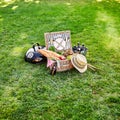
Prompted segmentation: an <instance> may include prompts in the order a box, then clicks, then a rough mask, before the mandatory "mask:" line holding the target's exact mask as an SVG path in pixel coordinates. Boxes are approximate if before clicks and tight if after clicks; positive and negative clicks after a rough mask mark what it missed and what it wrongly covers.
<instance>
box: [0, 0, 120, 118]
mask: <svg viewBox="0 0 120 120" xmlns="http://www.w3.org/2000/svg"><path fill="white" fill-rule="evenodd" d="M26 1H27V2H25V1H24V0H8V1H7V0H6V1H5V0H1V1H0V52H1V53H0V96H1V97H0V119H1V120H119V119H120V3H119V0H116V1H113V0H107V1H105V0H102V1H101V2H97V1H96V0H38V1H35V0H31V1H30V0H26ZM63 30H70V31H71V40H72V45H74V44H76V43H77V42H78V41H79V42H80V43H85V45H86V46H87V47H88V49H89V50H88V53H87V56H86V57H87V61H88V62H89V63H91V64H92V65H94V66H96V67H98V68H100V69H101V71H97V72H93V71H91V70H90V69H88V70H87V72H85V73H84V74H80V73H79V72H78V71H77V70H75V69H72V70H70V71H66V72H59V73H57V74H56V75H55V76H51V75H50V74H49V69H48V68H46V63H45V64H42V65H33V64H30V63H26V62H25V61H24V59H23V57H24V54H25V52H26V51H27V50H28V49H29V48H30V47H31V46H32V44H33V43H36V42H39V43H40V44H41V45H44V44H45V41H44V33H45V32H51V31H52V32H54V31H63Z"/></svg>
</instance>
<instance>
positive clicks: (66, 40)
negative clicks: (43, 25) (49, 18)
mask: <svg viewBox="0 0 120 120" xmlns="http://www.w3.org/2000/svg"><path fill="white" fill-rule="evenodd" d="M44 36H45V44H46V49H49V48H50V47H51V46H54V47H55V51H56V52H65V51H72V46H71V36H70V31H60V32H50V33H45V34H44ZM71 68H73V65H72V63H71V60H57V71H66V70H69V69H71Z"/></svg>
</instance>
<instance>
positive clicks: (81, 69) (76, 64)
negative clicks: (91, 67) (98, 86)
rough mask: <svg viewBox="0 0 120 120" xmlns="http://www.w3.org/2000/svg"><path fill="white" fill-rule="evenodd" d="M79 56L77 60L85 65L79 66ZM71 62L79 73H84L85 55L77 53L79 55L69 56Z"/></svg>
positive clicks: (85, 68) (85, 67)
mask: <svg viewBox="0 0 120 120" xmlns="http://www.w3.org/2000/svg"><path fill="white" fill-rule="evenodd" d="M78 57H79V60H80V61H82V62H84V63H85V65H84V66H83V65H82V66H81V65H80V64H79V63H78V61H77V60H78V59H77V58H78ZM71 62H72V64H73V66H74V67H75V68H76V69H77V70H78V71H79V72H80V73H84V72H85V71H86V70H87V60H86V58H85V56H83V55H81V54H79V55H73V57H72V58H71Z"/></svg>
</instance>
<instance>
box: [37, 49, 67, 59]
mask: <svg viewBox="0 0 120 120" xmlns="http://www.w3.org/2000/svg"><path fill="white" fill-rule="evenodd" d="M38 52H39V53H41V54H42V55H44V56H45V57H47V58H49V59H54V60H65V59H66V58H65V57H64V56H63V55H59V54H58V53H56V52H53V51H50V50H44V49H39V50H38Z"/></svg>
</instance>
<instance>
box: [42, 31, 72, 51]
mask: <svg viewBox="0 0 120 120" xmlns="http://www.w3.org/2000/svg"><path fill="white" fill-rule="evenodd" d="M44 36H45V43H46V49H49V47H51V46H54V47H55V51H65V50H72V46H71V36H70V31H60V32H49V33H45V34H44Z"/></svg>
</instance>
